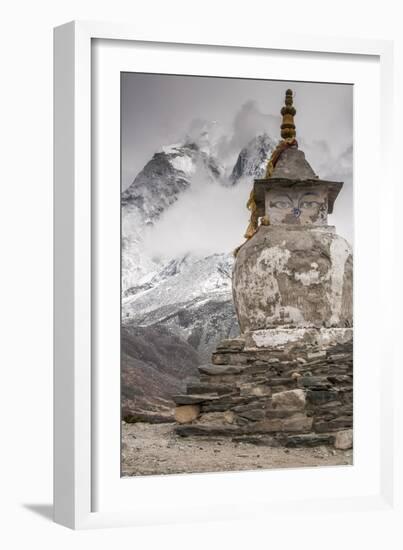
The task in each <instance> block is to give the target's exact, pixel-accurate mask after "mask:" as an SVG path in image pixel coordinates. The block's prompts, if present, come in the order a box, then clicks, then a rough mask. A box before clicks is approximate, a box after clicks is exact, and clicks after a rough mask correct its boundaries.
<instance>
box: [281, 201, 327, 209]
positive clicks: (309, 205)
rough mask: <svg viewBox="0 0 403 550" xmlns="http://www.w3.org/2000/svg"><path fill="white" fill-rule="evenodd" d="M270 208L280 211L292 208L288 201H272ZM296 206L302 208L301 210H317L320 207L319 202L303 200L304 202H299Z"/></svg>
mask: <svg viewBox="0 0 403 550" xmlns="http://www.w3.org/2000/svg"><path fill="white" fill-rule="evenodd" d="M270 206H271V207H273V208H280V209H282V210H285V209H287V208H293V207H294V205H293V203H292V202H291V201H290V200H277V201H272V202H270ZM298 206H299V208H303V209H310V208H317V207H319V206H320V202H318V201H308V200H304V201H301V202H300V203H299V205H298Z"/></svg>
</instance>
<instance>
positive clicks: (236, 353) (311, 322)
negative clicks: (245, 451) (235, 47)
mask: <svg viewBox="0 0 403 550" xmlns="http://www.w3.org/2000/svg"><path fill="white" fill-rule="evenodd" d="M281 114H282V117H283V121H282V124H281V137H282V139H281V141H280V142H279V144H278V146H277V147H276V149H275V150H274V151H273V153H272V155H271V157H270V159H268V164H267V170H266V175H265V178H264V179H256V180H255V181H254V185H253V190H252V192H251V195H250V197H249V201H248V204H247V206H248V208H249V210H250V212H251V217H250V223H249V226H248V228H247V231H246V234H245V237H246V239H247V240H246V242H245V243H244V244H243V245H241V246H240V247H239V248H238V249H237V250H236V252H235V253H236V259H235V264H234V269H233V276H232V289H233V298H234V304H235V309H236V312H237V316H238V321H239V326H240V332H241V334H240V336H239V337H238V338H235V339H231V340H225V341H223V342H222V343H221V344H220V345H219V346H218V347H217V349H216V351H215V352H214V353H213V356H212V362H211V364H208V365H202V366H200V367H199V371H200V381H199V382H195V383H192V384H188V386H187V390H186V393H184V394H183V395H178V396H176V397H175V401H176V404H177V408H176V418H177V421H178V426H177V428H176V430H177V432H178V433H179V434H180V435H183V436H187V435H214V436H228V437H231V438H234V439H236V440H240V441H241V440H243V441H249V442H256V443H259V444H267V445H285V446H299V445H310V446H312V445H320V444H335V445H336V446H341V447H343V446H344V447H348V446H350V445H351V444H352V431H351V429H352V423H353V416H352V390H353V371H352V368H353V357H352V351H353V329H352V327H353V297H352V290H353V259H352V250H351V247H350V245H349V244H348V242H347V241H346V240H345V239H344V238H342V237H341V236H339V235H337V233H336V231H335V227H334V226H331V225H328V214H331V213H332V212H333V207H334V203H335V201H336V199H337V196H338V194H339V192H340V189H341V188H342V186H343V183H342V182H333V181H327V180H322V179H320V178H319V177H318V176H317V175H316V174H315V173H314V171H313V169H312V167H311V166H310V164H309V163H308V161H307V160H306V158H305V154H304V153H303V151H301V150H300V149H299V148H298V142H297V140H296V128H295V124H294V116H295V114H296V110H295V107H294V105H293V94H292V91H291V90H287V91H286V94H285V105H284V106H283V108H282V109H281Z"/></svg>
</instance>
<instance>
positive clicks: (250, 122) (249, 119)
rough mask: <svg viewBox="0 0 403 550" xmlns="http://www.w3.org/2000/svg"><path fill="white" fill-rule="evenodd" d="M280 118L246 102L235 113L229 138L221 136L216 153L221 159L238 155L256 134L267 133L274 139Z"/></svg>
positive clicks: (253, 101)
mask: <svg viewBox="0 0 403 550" xmlns="http://www.w3.org/2000/svg"><path fill="white" fill-rule="evenodd" d="M280 121H281V119H280V116H276V115H272V114H268V113H263V112H262V111H261V110H260V109H259V107H258V104H257V102H256V101H255V100H252V99H250V100H249V101H246V102H245V103H244V104H243V105H242V106H241V108H240V109H239V111H238V112H237V113H236V115H235V117H234V120H233V122H232V128H231V132H230V136H229V137H228V136H222V138H221V140H220V142H219V144H218V153H219V155H220V156H221V157H222V158H223V159H226V158H231V157H233V156H234V155H238V154H239V152H240V150H241V149H242V147H244V146H245V145H246V144H247V143H248V142H249V141H250V140H251V139H253V138H254V137H255V136H257V135H258V134H263V133H265V132H266V133H268V134H269V135H271V136H273V137H275V136H277V135H278V133H279V128H280Z"/></svg>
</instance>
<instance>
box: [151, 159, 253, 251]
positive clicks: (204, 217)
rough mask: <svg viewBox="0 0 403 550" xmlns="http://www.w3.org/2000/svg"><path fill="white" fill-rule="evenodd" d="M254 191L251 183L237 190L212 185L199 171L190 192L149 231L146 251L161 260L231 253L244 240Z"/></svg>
mask: <svg viewBox="0 0 403 550" xmlns="http://www.w3.org/2000/svg"><path fill="white" fill-rule="evenodd" d="M250 189H251V183H250V182H244V183H240V184H238V185H237V186H235V187H224V186H223V185H220V184H219V183H211V182H209V180H208V177H207V174H206V173H205V172H204V170H203V169H199V170H198V171H197V172H196V174H195V176H194V178H193V180H192V182H191V185H190V187H189V189H188V190H187V191H185V192H184V193H183V194H182V195H181V197H180V198H179V200H178V201H177V202H176V203H174V204H173V205H172V206H171V207H170V208H169V209H168V210H166V211H165V212H164V214H163V215H162V216H161V218H160V219H159V220H158V223H157V224H155V226H153V227H151V228H148V229H147V231H146V233H145V236H144V244H145V248H146V249H147V250H149V251H150V254H151V255H152V256H153V257H159V258H164V257H165V258H169V257H176V256H180V255H183V254H187V253H188V252H192V253H193V254H195V255H200V256H204V255H208V254H214V253H219V252H231V251H232V250H234V248H236V247H237V246H238V245H239V244H240V243H241V242H243V241H244V238H243V234H244V233H245V229H246V226H247V223H248V218H249V212H248V210H247V208H246V201H247V198H248V196H249V192H250Z"/></svg>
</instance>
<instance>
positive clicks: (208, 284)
mask: <svg viewBox="0 0 403 550" xmlns="http://www.w3.org/2000/svg"><path fill="white" fill-rule="evenodd" d="M274 147H275V142H274V140H272V139H271V138H270V137H269V136H268V135H267V134H263V135H260V136H257V137H256V138H254V139H253V140H251V141H250V142H249V143H248V144H247V145H246V146H245V147H244V148H243V149H242V150H241V152H240V153H239V155H238V159H237V161H236V163H235V166H233V167H228V166H225V165H223V164H222V163H221V162H220V161H219V160H218V159H217V154H216V153H215V147H214V145H213V144H211V143H209V141H208V135H207V134H206V133H203V134H202V135H201V139H199V140H194V141H185V143H183V144H179V143H177V144H174V145H170V146H165V147H162V149H161V150H160V151H158V152H157V153H155V154H154V156H153V157H152V158H151V160H150V161H149V162H148V163H147V164H146V166H145V167H144V168H143V170H142V171H141V172H140V173H139V174H138V175H137V176H136V178H135V179H134V181H133V183H132V184H131V185H130V186H129V187H128V189H126V191H124V193H122V323H123V326H124V330H125V331H126V332H125V334H129V335H130V334H131V333H132V332H133V329H134V328H135V327H139V328H142V329H146V328H147V327H150V330H151V329H153V330H154V329H160V330H162V331H165V332H164V335H165V334H166V333H167V331H168V333H171V334H173V335H174V336H175V338H173V340H172V342H173V344H172V345H174V344H175V342H178V341H180V342H183V345H190V346H191V348H193V349H194V350H195V352H196V354H197V357H198V358H199V361H200V362H206V361H209V360H210V355H211V352H212V351H213V350H214V348H215V347H216V344H217V343H218V342H219V341H220V340H222V339H224V338H228V337H232V336H235V335H237V334H238V333H239V327H238V322H237V319H236V315H235V310H234V306H233V301H232V290H231V274H232V265H233V255H232V251H231V250H222V251H221V250H217V252H216V253H214V254H209V255H200V253H199V254H197V253H195V252H194V251H192V250H189V251H188V252H187V253H186V254H183V255H181V256H180V257H162V256H158V257H155V256H153V254H151V253H150V251H149V250H148V249H147V246H146V243H145V241H146V239H145V234H146V231H149V230H150V227H156V226H157V224H158V222H159V220H160V219H161V217H162V216H163V215H164V213H165V212H166V211H167V210H168V209H170V208H171V207H172V205H174V204H175V203H177V201H180V200H181V198H182V197H184V196H185V194H186V193H188V192H189V191H190V189H191V188H192V186H194V185H202V186H205V185H212V186H219V187H220V188H221V189H227V190H228V193H231V189H233V187H234V186H235V185H238V184H239V183H240V181H241V180H245V178H248V180H249V179H250V180H251V183H252V181H253V178H255V177H262V176H263V174H264V171H265V167H266V162H267V158H268V157H269V156H270V154H271V151H272V150H273V148H274ZM225 174H231V176H230V178H229V179H228V178H226V177H225ZM225 193H227V191H225ZM228 196H229V197H231V195H228ZM246 200H247V192H245V202H246ZM196 207H197V205H196ZM180 231H181V227H180V220H178V221H177V227H175V231H174V232H173V234H174V237H173V238H178V239H180V237H181V236H180ZM239 240H240V241H241V240H242V234H240V235H239ZM131 331H132V332H131ZM153 334H154V333H153ZM164 338H165V336H164ZM178 338H179V340H178ZM165 340H166V339H165ZM127 345H128V344H127ZM125 346H126V344H124V349H123V351H125ZM126 347H127V346H126ZM188 356H189V357H192V364H189V365H188V373H189V374H194V362H195V358H194V356H192V355H191V354H188ZM134 364H137V363H134ZM133 368H134V367H133ZM150 368H152V369H153V370H152V372H153V376H154V377H155V376H156V374H155V373H156V372H158V368H159V367H158V366H157V365H154V364H152V365H151V364H150ZM183 369H184V370H183V372H186V365H183ZM145 372H147V369H145V368H144V365H142V368H141V369H140V370H139V371H138V373H137V375H136V376H137V378H136V380H137V382H136V384H139V387H140V389H141V387H142V386H143V385H144V388H146V387H147V388H148V389H147V391H149V381H148V383H147V384H146V380H145V379H144V373H145ZM150 372H151V371H150ZM181 372H182V371H181ZM143 379H144V384H142V383H141V380H143ZM156 387H157V386H156ZM144 388H143V389H144ZM129 401H130V400H129Z"/></svg>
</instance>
